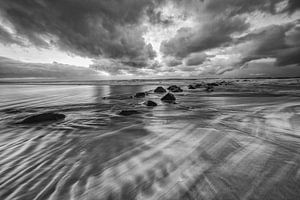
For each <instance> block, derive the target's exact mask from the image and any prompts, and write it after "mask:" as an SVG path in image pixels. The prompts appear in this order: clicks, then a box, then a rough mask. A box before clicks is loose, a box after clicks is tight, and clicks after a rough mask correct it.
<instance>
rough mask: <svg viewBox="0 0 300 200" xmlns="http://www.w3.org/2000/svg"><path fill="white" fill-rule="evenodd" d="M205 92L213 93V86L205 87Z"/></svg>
mask: <svg viewBox="0 0 300 200" xmlns="http://www.w3.org/2000/svg"><path fill="white" fill-rule="evenodd" d="M205 91H206V92H213V91H214V87H213V86H207V87H206V89H205Z"/></svg>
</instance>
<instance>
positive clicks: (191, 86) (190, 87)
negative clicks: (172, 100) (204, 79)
mask: <svg viewBox="0 0 300 200" xmlns="http://www.w3.org/2000/svg"><path fill="white" fill-rule="evenodd" d="M188 88H189V89H190V90H193V89H196V87H195V86H194V85H189V86H188Z"/></svg>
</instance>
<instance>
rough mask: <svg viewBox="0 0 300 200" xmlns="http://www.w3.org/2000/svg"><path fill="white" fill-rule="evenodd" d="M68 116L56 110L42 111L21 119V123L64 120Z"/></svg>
mask: <svg viewBox="0 0 300 200" xmlns="http://www.w3.org/2000/svg"><path fill="white" fill-rule="evenodd" d="M65 117H66V115H64V114H60V113H54V112H47V113H41V114H37V115H32V116H29V117H27V118H25V119H24V120H23V121H21V124H35V123H42V122H49V121H58V120H62V119H64V118H65Z"/></svg>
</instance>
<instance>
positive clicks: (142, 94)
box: [134, 92, 146, 98]
mask: <svg viewBox="0 0 300 200" xmlns="http://www.w3.org/2000/svg"><path fill="white" fill-rule="evenodd" d="M145 96H146V93H145V92H138V93H136V94H135V95H134V98H144V97H145Z"/></svg>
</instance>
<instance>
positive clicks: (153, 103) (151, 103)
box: [144, 100, 157, 107]
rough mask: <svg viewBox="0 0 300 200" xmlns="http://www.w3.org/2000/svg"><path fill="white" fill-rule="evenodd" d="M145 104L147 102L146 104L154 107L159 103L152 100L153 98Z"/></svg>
mask: <svg viewBox="0 0 300 200" xmlns="http://www.w3.org/2000/svg"><path fill="white" fill-rule="evenodd" d="M144 104H145V105H146V106H152V107H154V106H157V103H156V102H154V101H151V100H149V101H146V102H145V103H144Z"/></svg>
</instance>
